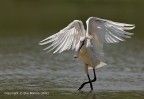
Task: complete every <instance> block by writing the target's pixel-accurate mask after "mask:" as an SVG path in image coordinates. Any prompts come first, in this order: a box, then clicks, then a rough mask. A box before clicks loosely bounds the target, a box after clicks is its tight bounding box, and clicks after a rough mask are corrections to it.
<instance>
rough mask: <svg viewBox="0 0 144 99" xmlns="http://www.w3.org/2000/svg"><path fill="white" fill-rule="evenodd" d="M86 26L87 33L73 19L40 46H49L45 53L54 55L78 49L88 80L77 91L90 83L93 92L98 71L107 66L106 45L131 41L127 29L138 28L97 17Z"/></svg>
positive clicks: (76, 55) (80, 23) (89, 20)
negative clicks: (105, 57) (92, 74)
mask: <svg viewBox="0 0 144 99" xmlns="http://www.w3.org/2000/svg"><path fill="white" fill-rule="evenodd" d="M86 25H87V30H85V29H84V25H83V23H82V21H80V20H74V21H73V22H71V23H70V24H69V25H68V26H67V27H65V28H64V29H62V30H60V31H59V32H58V33H56V34H54V35H52V36H50V37H47V38H46V39H44V40H42V41H40V43H39V45H45V44H49V43H50V45H49V46H48V47H47V48H45V49H44V50H48V51H53V53H61V52H63V51H65V50H69V49H72V50H74V49H75V54H74V57H75V58H78V57H79V58H80V59H81V60H82V61H83V63H84V68H85V73H86V74H87V77H88V81H87V82H84V83H83V84H82V85H81V86H80V87H79V88H78V90H79V91H80V90H81V89H82V88H83V87H84V85H86V84H88V83H89V84H90V88H91V91H92V90H93V85H92V82H95V81H96V79H97V78H96V73H95V69H97V68H100V67H102V66H104V65H107V64H106V62H105V59H104V52H103V44H104V43H118V42H119V41H124V38H131V35H132V34H133V33H129V32H126V31H124V30H131V29H133V28H134V27H135V26H134V25H133V24H125V23H119V22H113V21H110V20H106V19H101V18H98V17H90V18H88V20H87V21H86ZM90 68H92V69H93V72H94V79H92V80H91V79H90V76H89V73H88V69H90Z"/></svg>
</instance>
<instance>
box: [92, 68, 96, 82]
mask: <svg viewBox="0 0 144 99" xmlns="http://www.w3.org/2000/svg"><path fill="white" fill-rule="evenodd" d="M93 72H94V79H93V80H91V82H95V81H96V80H97V77H96V72H95V68H93Z"/></svg>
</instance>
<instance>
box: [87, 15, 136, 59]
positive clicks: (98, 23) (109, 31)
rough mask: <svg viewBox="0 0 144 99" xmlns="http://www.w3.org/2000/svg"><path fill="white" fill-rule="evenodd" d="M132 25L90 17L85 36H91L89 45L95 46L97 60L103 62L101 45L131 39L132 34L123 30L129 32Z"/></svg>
mask: <svg viewBox="0 0 144 99" xmlns="http://www.w3.org/2000/svg"><path fill="white" fill-rule="evenodd" d="M134 27H135V26H134V25H133V24H125V23H118V22H113V21H110V20H106V19H100V18H97V17H90V18H89V19H88V20H87V34H86V35H88V36H92V39H91V43H92V45H94V46H95V50H96V55H97V58H99V59H100V60H102V61H103V60H104V53H103V43H118V42H120V41H124V38H131V35H132V34H133V33H129V32H126V31H124V30H131V29H133V28H134Z"/></svg>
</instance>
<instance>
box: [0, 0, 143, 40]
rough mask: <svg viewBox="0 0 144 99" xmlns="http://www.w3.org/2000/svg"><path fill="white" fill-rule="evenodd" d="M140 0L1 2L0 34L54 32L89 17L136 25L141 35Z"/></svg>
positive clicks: (136, 34) (136, 30)
mask: <svg viewBox="0 0 144 99" xmlns="http://www.w3.org/2000/svg"><path fill="white" fill-rule="evenodd" d="M143 5H144V1H142V0H1V1H0V34H3V35H13V34H17V35H21V34H29V33H34V34H42V33H49V32H51V31H53V33H55V32H57V31H59V30H60V29H62V28H63V27H65V26H67V25H68V24H69V23H70V22H71V21H73V20H74V19H79V20H82V21H83V22H84V23H85V20H86V19H87V18H88V17H90V16H96V17H100V18H105V19H110V20H113V21H118V22H124V23H132V24H136V29H135V30H134V31H132V32H135V36H134V37H139V38H141V37H142V36H143V35H144V34H143V33H142V30H143V22H142V19H143V17H144V13H143V9H144V6H143Z"/></svg>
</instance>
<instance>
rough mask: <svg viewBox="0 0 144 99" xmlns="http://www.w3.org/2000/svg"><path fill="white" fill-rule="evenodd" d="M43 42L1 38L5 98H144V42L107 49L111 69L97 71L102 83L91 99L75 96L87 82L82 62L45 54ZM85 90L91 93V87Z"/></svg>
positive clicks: (0, 74) (1, 79)
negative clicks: (10, 94) (15, 94)
mask: <svg viewBox="0 0 144 99" xmlns="http://www.w3.org/2000/svg"><path fill="white" fill-rule="evenodd" d="M40 40H41V38H40V37H38V36H35V37H27V36H19V37H1V39H0V47H1V48H0V60H1V61H0V90H1V96H3V95H2V93H3V92H4V91H7V90H10V91H12V90H17V91H18V90H28V91H29V90H35V91H41V90H43V91H45V90H48V91H51V92H52V93H53V94H51V95H49V96H48V97H53V96H54V95H55V96H56V97H61V98H62V96H67V98H68V97H69V98H75V97H78V98H77V99H87V98H88V99H91V97H96V98H102V97H104V98H105V97H110V99H115V98H118V97H119V98H118V99H120V97H121V98H123V97H125V99H126V97H131V99H137V98H134V97H143V94H142V93H143V91H144V83H143V82H144V72H143V71H144V65H143V64H144V61H143V59H144V48H143V47H142V46H143V45H144V42H142V40H133V39H131V40H130V39H129V40H127V41H126V42H124V43H123V42H122V43H119V44H118V45H116V44H114V45H109V46H105V53H106V56H107V61H108V63H109V65H107V66H105V67H103V68H101V69H98V70H96V72H97V77H98V80H97V82H96V83H94V93H92V95H90V97H89V96H85V95H80V96H79V95H75V94H74V95H73V94H71V92H75V91H76V90H77V88H78V87H79V86H80V85H81V83H82V82H83V81H85V80H87V77H86V75H85V74H84V71H83V64H82V62H80V61H79V60H78V59H73V57H72V56H73V52H71V51H70V52H69V51H67V52H64V53H63V54H52V53H45V52H44V51H42V48H41V47H40V46H39V45H38V42H39V41H40ZM91 76H93V75H91ZM55 90H56V91H55ZM84 90H85V91H88V90H89V86H86V87H85V88H84ZM117 91H118V92H117ZM125 91H126V92H125ZM28 97H31V96H28ZM67 98H66V99H67ZM96 98H94V99H96ZM52 99H54V98H52ZM63 99H64V98H63ZM139 99H140V98H139Z"/></svg>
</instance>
